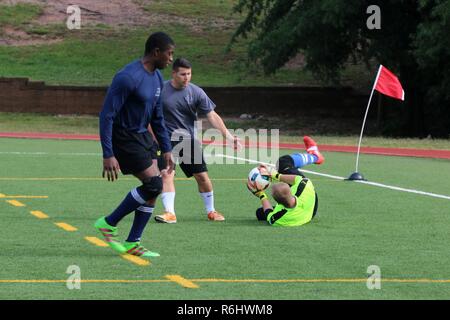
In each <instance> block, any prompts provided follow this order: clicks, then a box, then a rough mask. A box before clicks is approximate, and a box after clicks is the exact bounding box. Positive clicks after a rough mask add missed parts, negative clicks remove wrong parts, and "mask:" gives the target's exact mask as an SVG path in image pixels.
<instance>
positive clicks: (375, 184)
mask: <svg viewBox="0 0 450 320" xmlns="http://www.w3.org/2000/svg"><path fill="white" fill-rule="evenodd" d="M205 156H209V155H205ZM214 156H217V157H224V158H230V159H235V160H243V161H247V162H249V163H256V164H258V163H261V164H265V165H268V166H273V164H271V163H267V162H261V161H256V160H252V159H246V158H240V157H234V156H227V155H224V154H215V155H214ZM302 171H304V172H306V173H309V174H313V175H318V176H322V177H327V178H332V179H336V180H342V181H344V180H346V178H344V177H339V176H334V175H331V174H326V173H320V172H315V171H310V170H304V169H302ZM352 182H357V183H362V184H367V185H371V186H375V187H380V188H386V189H391V190H396V191H402V192H408V193H415V194H420V195H424V196H429V197H433V198H441V199H446V200H450V196H446V195H442V194H437V193H431V192H425V191H420V190H414V189H406V188H402V187H396V186H390V185H387V184H383V183H378V182H371V181H352Z"/></svg>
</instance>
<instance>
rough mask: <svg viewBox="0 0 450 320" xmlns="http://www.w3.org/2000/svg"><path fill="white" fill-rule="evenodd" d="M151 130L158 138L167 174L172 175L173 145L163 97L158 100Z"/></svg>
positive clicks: (151, 122)
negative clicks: (167, 124)
mask: <svg viewBox="0 0 450 320" xmlns="http://www.w3.org/2000/svg"><path fill="white" fill-rule="evenodd" d="M149 128H151V130H152V132H153V134H154V138H156V139H155V141H157V142H158V144H159V147H160V148H161V153H162V154H163V157H164V160H165V162H166V169H167V173H168V174H170V173H172V170H173V167H174V162H173V157H172V145H171V143H170V138H169V132H168V130H167V127H166V124H165V122H164V115H163V108H162V103H161V97H159V98H158V101H157V103H156V105H155V108H154V110H153V115H152V118H151V121H150V126H149Z"/></svg>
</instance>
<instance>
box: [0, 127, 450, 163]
mask: <svg viewBox="0 0 450 320" xmlns="http://www.w3.org/2000/svg"><path fill="white" fill-rule="evenodd" d="M0 137H3V138H29V139H63V140H99V136H98V135H79V134H59V133H40V132H0ZM203 143H204V144H206V143H208V141H203ZM279 147H280V149H303V148H304V146H303V144H295V143H280V144H279ZM320 150H321V151H331V152H350V153H356V152H357V147H356V146H336V145H320ZM361 153H366V154H378V155H387V156H402V157H421V158H437V159H450V150H430V149H409V148H377V147H361Z"/></svg>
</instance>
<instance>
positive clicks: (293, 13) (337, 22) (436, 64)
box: [230, 0, 450, 137]
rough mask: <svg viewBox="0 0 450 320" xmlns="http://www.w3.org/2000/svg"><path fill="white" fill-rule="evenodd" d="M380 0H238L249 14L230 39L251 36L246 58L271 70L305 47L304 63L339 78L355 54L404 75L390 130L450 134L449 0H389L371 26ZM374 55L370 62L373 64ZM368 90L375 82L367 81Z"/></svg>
mask: <svg viewBox="0 0 450 320" xmlns="http://www.w3.org/2000/svg"><path fill="white" fill-rule="evenodd" d="M373 4H377V3H376V1H360V0H322V1H318V0H316V1H314V0H259V1H258V0H240V1H239V2H238V4H237V5H236V6H235V11H237V12H240V13H245V18H244V20H243V22H242V23H241V24H240V25H239V27H238V29H237V30H236V32H235V33H234V35H233V37H232V39H231V42H230V44H231V45H232V44H233V43H234V42H235V41H237V40H238V39H239V38H240V37H243V38H247V37H249V36H250V37H251V38H250V41H249V50H248V57H249V59H250V60H251V61H255V62H256V63H258V64H260V65H261V66H262V67H263V69H264V71H265V72H266V73H268V74H270V73H274V72H276V70H278V69H279V68H281V67H282V66H283V65H284V64H285V63H286V62H287V61H289V60H290V59H291V58H293V57H294V56H295V55H296V54H298V53H299V52H301V53H302V54H304V56H305V59H306V68H307V69H309V70H310V71H312V73H313V74H314V75H316V76H317V77H318V78H319V79H322V80H323V81H334V82H337V83H338V82H339V78H340V75H341V73H342V71H343V69H344V68H345V65H346V63H347V62H349V61H355V62H364V63H365V64H366V66H367V67H368V68H371V70H376V68H374V66H373V62H374V61H375V62H376V64H377V65H378V63H381V64H383V65H385V66H387V67H388V68H389V69H390V70H392V71H394V72H395V73H396V74H398V75H399V78H400V80H401V81H402V84H403V86H404V89H405V92H406V98H407V99H406V101H405V104H406V106H404V107H403V108H401V110H400V111H397V115H396V118H395V122H396V125H395V126H392V129H391V130H390V132H389V133H390V134H394V135H406V136H419V137H423V136H427V135H428V134H431V135H433V136H440V137H442V136H444V137H448V135H449V133H450V43H449V42H450V35H449V32H450V0H420V1H412V0H386V1H380V2H379V3H378V4H377V5H378V6H379V8H380V9H381V28H380V29H369V28H368V26H367V19H368V18H369V16H370V15H369V14H368V13H367V8H368V7H369V6H370V5H373ZM371 62H372V64H371ZM369 89H370V88H369Z"/></svg>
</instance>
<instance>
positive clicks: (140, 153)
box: [95, 130, 162, 253]
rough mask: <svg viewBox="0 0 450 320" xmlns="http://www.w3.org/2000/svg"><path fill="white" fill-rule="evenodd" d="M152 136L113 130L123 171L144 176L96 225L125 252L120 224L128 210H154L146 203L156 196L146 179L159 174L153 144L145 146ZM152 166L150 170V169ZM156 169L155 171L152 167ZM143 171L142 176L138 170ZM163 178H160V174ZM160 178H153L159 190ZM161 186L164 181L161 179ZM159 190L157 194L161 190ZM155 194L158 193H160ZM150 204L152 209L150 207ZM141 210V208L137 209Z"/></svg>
mask: <svg viewBox="0 0 450 320" xmlns="http://www.w3.org/2000/svg"><path fill="white" fill-rule="evenodd" d="M151 145H152V138H151V136H150V134H148V135H145V134H142V135H138V134H133V133H129V132H126V131H120V130H114V131H113V149H114V154H115V156H116V158H117V160H118V162H119V164H120V168H121V171H122V173H123V174H134V175H135V176H138V178H139V179H140V180H141V182H143V183H142V185H141V186H139V187H137V188H134V189H132V190H131V191H130V192H129V193H128V194H127V195H126V196H125V198H124V199H123V200H122V202H121V203H120V204H119V206H118V207H117V208H116V209H115V210H114V211H113V212H112V213H111V214H110V215H108V216H106V217H101V218H100V219H98V220H97V221H96V222H95V227H96V228H97V229H98V230H99V231H100V232H101V233H102V235H103V237H104V239H105V241H106V242H107V243H108V244H109V245H110V246H111V247H112V248H113V249H114V250H116V251H118V252H120V253H123V252H125V251H126V248H125V246H124V245H123V244H122V243H120V241H119V240H118V232H117V225H118V223H119V222H120V221H121V220H122V219H123V218H124V217H125V216H127V215H128V214H130V213H131V212H133V211H135V210H137V209H138V208H141V207H142V208H141V209H142V210H140V211H142V212H146V214H151V212H148V211H152V209H151V208H152V205H151V202H150V205H148V204H147V201H148V200H152V198H156V196H154V195H152V194H151V192H150V190H149V187H148V185H149V181H144V180H143V179H145V178H147V177H149V176H151V175H158V172H159V171H158V169H157V168H156V167H154V166H152V164H153V161H152V159H153V158H156V155H155V156H153V153H154V152H153V151H152V150H150V148H145V147H144V146H151ZM153 167H154V169H150V168H153ZM149 169H150V171H149ZM153 170H156V171H153ZM136 172H138V173H142V174H141V176H139V174H138V175H136V174H135V173H136ZM159 179H161V178H159ZM157 180H158V179H156V180H155V179H154V180H153V181H152V183H153V184H155V183H156V190H157V189H158V181H157ZM159 185H161V186H160V188H159V189H161V188H162V183H161V182H160V183H159ZM160 192H161V190H159V192H157V194H159V193H160ZM157 194H156V195H157ZM149 208H150V209H149ZM138 211H139V210H138Z"/></svg>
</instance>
